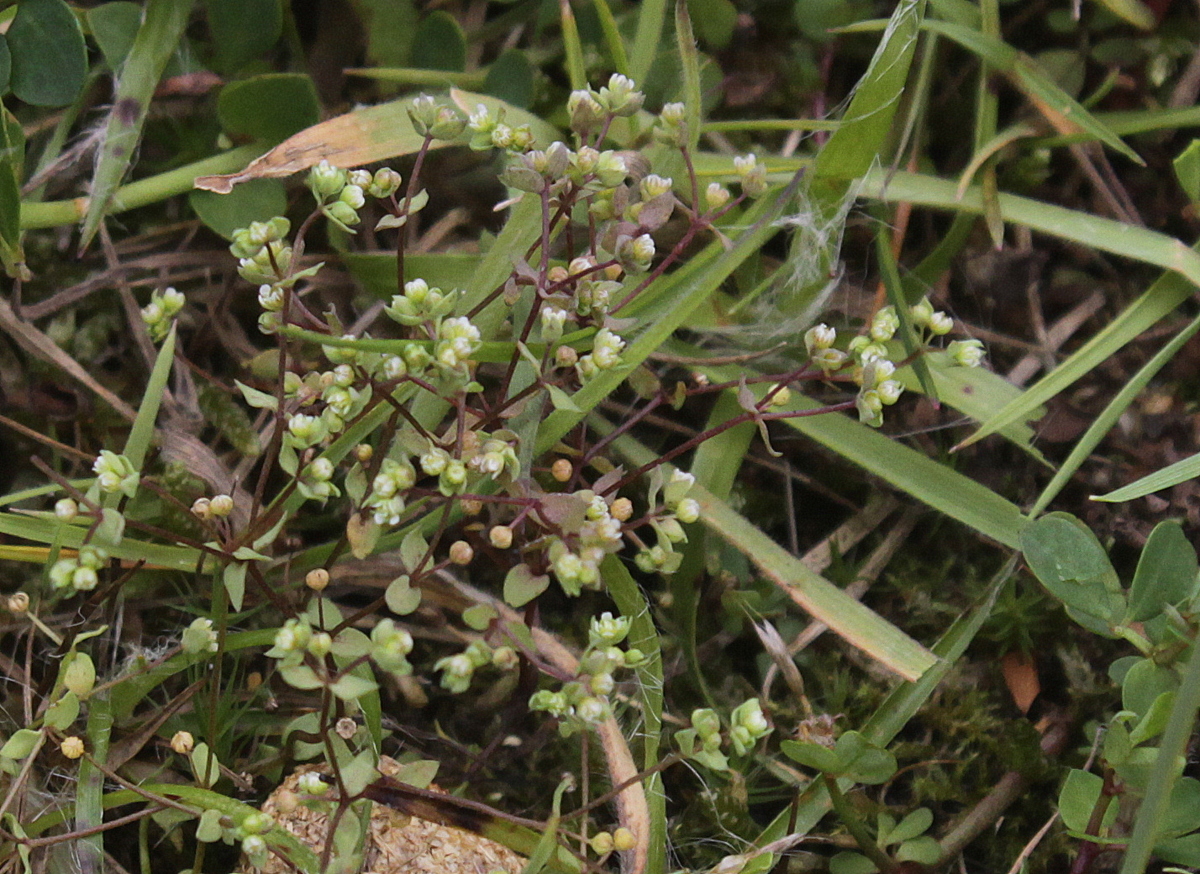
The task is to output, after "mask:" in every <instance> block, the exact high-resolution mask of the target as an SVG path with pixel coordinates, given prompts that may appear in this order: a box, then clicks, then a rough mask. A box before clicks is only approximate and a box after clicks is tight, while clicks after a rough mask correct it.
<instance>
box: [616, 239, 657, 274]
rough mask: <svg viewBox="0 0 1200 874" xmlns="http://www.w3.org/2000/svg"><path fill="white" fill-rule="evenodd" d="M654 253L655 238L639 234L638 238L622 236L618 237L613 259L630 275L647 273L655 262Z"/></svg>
mask: <svg viewBox="0 0 1200 874" xmlns="http://www.w3.org/2000/svg"><path fill="white" fill-rule="evenodd" d="M654 251H655V249H654V238H653V237H651V236H650V235H649V234H638V235H637V236H636V237H633V236H629V235H627V234H621V235H619V236H618V237H617V245H616V248H615V250H614V251H613V257H615V258H616V259H617V262H618V263H619V264H620V265H621V267H623V268H624V269H625V270H628V271H629V272H630V273H645V272H646V271H647V270H649V269H650V262H651V261H653V260H654Z"/></svg>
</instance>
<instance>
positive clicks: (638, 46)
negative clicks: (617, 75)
mask: <svg viewBox="0 0 1200 874" xmlns="http://www.w3.org/2000/svg"><path fill="white" fill-rule="evenodd" d="M666 20H667V0H642V3H641V6H640V7H639V9H638V20H637V31H636V32H635V33H634V36H633V52H632V53H631V54H630V57H629V75H630V78H632V79H633V81H634V82H636V83H637V84H638V85H643V84H645V82H646V74H647V73H649V72H650V67H651V66H652V65H653V64H654V59H655V58H656V57H658V53H659V50H660V46H659V42H660V41H661V40H662V32H663V25H664V24H665V23H666Z"/></svg>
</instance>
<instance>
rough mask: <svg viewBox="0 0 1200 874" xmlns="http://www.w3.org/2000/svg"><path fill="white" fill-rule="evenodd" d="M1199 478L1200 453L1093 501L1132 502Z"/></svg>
mask: <svg viewBox="0 0 1200 874" xmlns="http://www.w3.org/2000/svg"><path fill="white" fill-rule="evenodd" d="M1198 476H1200V453H1198V454H1196V455H1191V456H1188V457H1187V458H1184V459H1182V460H1181V461H1177V462H1175V463H1174V464H1169V465H1167V466H1166V467H1164V468H1163V469H1162V470H1156V471H1155V472H1154V473H1152V474H1149V475H1147V476H1144V477H1142V478H1141V479H1139V480H1135V481H1134V482H1131V483H1130V484H1129V485H1127V486H1123V487H1122V488H1119V489H1115V490H1114V491H1111V492H1109V493H1107V494H1104V495H1093V496H1092V500H1093V501H1109V502H1118V501H1132V500H1133V499H1134V498H1141V497H1144V496H1145V495H1149V494H1151V493H1153V492H1158V491H1162V490H1163V489H1169V488H1170V487H1171V486H1177V485H1179V484H1180V483H1181V482H1186V481H1187V480H1190V479H1195V478H1196V477H1198Z"/></svg>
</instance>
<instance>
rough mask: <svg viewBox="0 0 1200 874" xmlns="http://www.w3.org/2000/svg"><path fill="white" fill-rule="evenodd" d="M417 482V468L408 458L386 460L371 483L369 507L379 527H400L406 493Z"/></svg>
mask: <svg viewBox="0 0 1200 874" xmlns="http://www.w3.org/2000/svg"><path fill="white" fill-rule="evenodd" d="M416 481H417V471H416V468H414V467H413V466H412V462H410V461H409V460H408V459H407V458H401V459H394V458H385V459H384V460H383V464H382V465H380V468H379V473H377V474H376V475H375V479H374V481H373V482H372V483H371V495H370V497H369V498H368V499H367V507H368V508H369V509H370V510H371V512H372V514H373V517H374V519H375V523H376V524H378V525H398V524H400V518H401V516H402V515H403V513H404V508H405V500H404V494H403V493H404V492H406V491H408V490H409V489H411V488H412V487H413V485H414V484H415V483H416Z"/></svg>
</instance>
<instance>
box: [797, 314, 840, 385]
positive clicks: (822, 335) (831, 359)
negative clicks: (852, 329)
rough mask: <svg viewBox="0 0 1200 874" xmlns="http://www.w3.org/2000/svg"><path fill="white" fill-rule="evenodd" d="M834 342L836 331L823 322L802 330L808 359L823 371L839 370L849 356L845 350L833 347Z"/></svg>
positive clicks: (835, 340)
mask: <svg viewBox="0 0 1200 874" xmlns="http://www.w3.org/2000/svg"><path fill="white" fill-rule="evenodd" d="M836 342H837V331H836V330H835V329H833V328H831V327H829V325H826V324H824V323H821V324H819V325H814V326H813V327H811V328H809V329H808V330H807V331H805V332H804V346H805V348H806V349H807V350H808V357H809V359H810V360H811V361H812V363H813V365H815V366H816V367H818V368H820V369H821V370H822V371H824V372H825V373H833V372H834V371H836V370H840V369H841V368H842V367H843V366H844V365H845V364H846V362H847V360H848V358H849V357H848V356H847V355H846V353H845V352H843V351H842V350H840V349H837V348H835V347H834V345H833V344H834V343H836Z"/></svg>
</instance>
